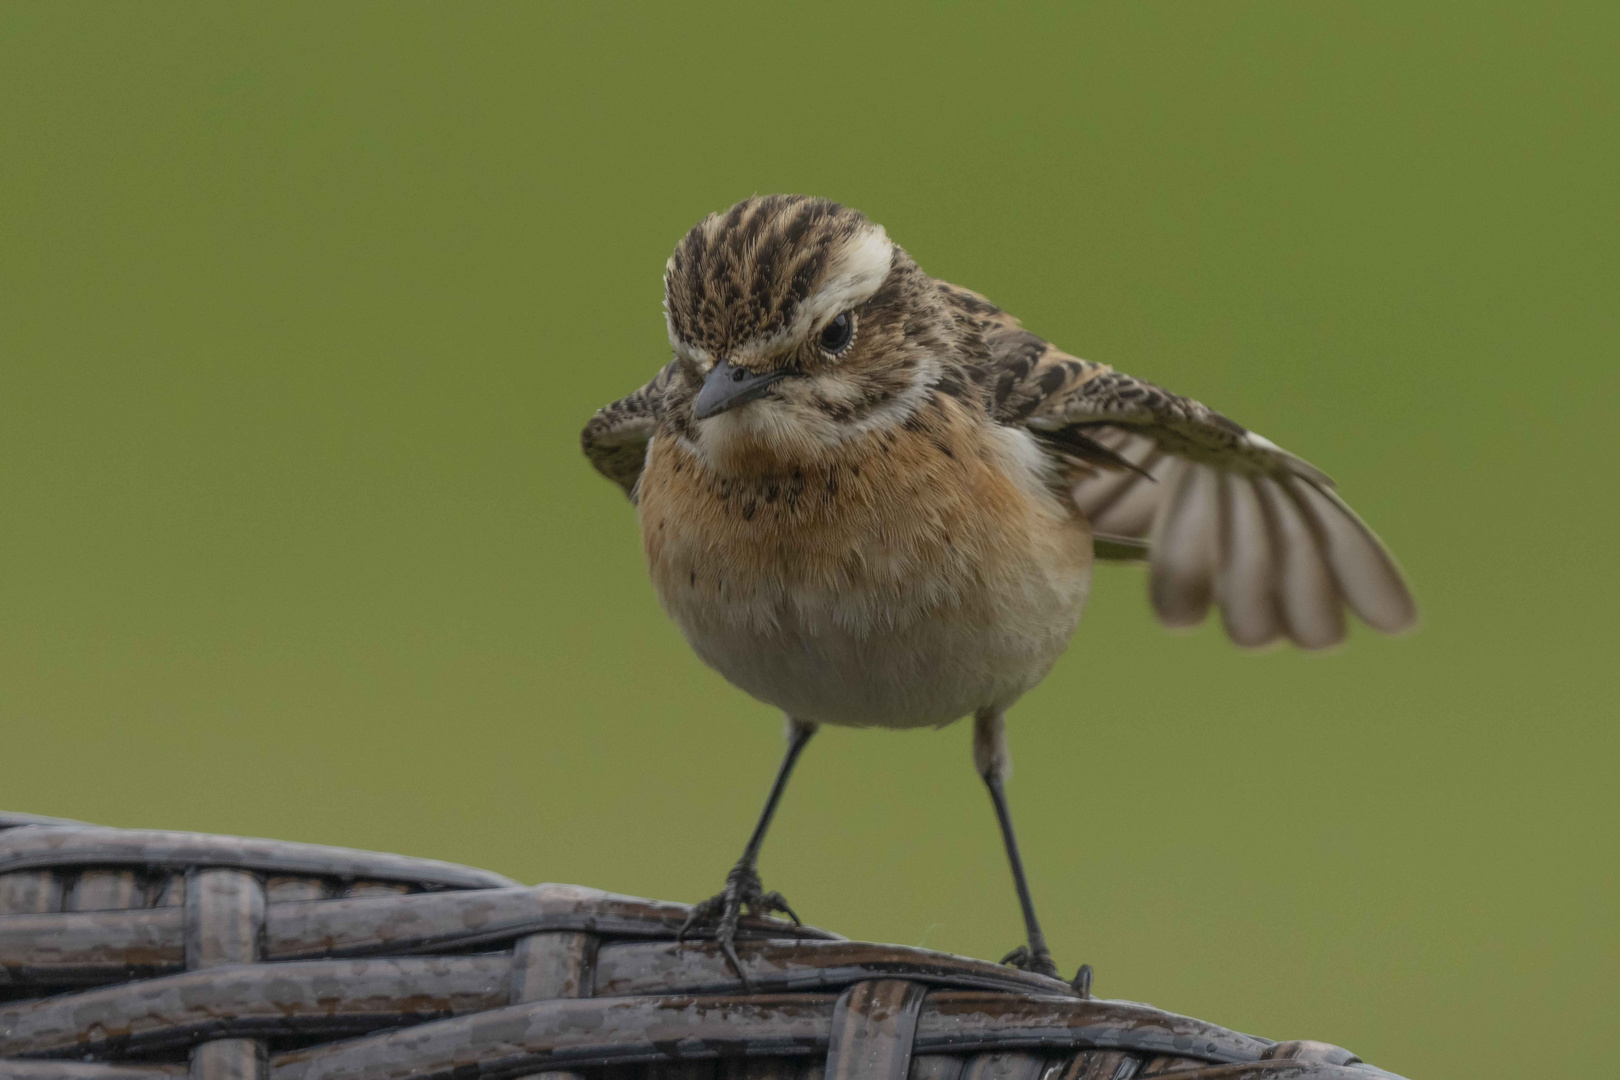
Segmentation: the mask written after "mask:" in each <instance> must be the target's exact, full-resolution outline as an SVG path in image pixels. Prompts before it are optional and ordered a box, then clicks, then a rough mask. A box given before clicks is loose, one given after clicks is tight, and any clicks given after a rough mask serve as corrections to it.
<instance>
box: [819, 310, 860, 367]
mask: <svg viewBox="0 0 1620 1080" xmlns="http://www.w3.org/2000/svg"><path fill="white" fill-rule="evenodd" d="M853 340H855V313H854V312H853V311H840V312H839V313H838V315H837V316H836V317H834V319H833V321H832V322H830V323H828V324H827V327H826V329H824V330H822V332H821V347H822V349H824V350H825V351H827V352H828V353H830V354H831V355H833V356H837V355H838V354H839V353H841V352H843V351H844V350H845V349H847V348H849V343H850V342H851V341H853Z"/></svg>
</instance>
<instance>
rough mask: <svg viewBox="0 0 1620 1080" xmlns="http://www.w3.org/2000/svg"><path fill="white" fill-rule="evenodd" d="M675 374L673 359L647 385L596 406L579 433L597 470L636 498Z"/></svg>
mask: <svg viewBox="0 0 1620 1080" xmlns="http://www.w3.org/2000/svg"><path fill="white" fill-rule="evenodd" d="M674 375H675V361H673V360H671V361H670V362H669V363H668V364H666V365H665V366H664V368H663V369H662V370H661V371H659V373H658V374H657V375H654V376H653V377H652V380H651V381H650V382H648V383H647V385H645V386H643V387H642V388H641V389H639V390H637V391H636V392H635V393H633V394H630V395H628V396H626V397H622V398H620V399H619V400H618V401H615V402H613V403H612V404H610V405H604V406H602V407H601V408H600V409H598V410H596V415H595V416H593V417H591V420H590V423H588V424H586V425H585V430H584V431H581V432H580V433H579V444H580V448H581V449H582V450H584V451H585V456H586V457H587V458H589V459H590V461H591V464H592V465H594V466H595V467H596V471H597V472H599V473H601V474H602V475H603V476H605V477H607V478H608V479H609V480H612V481H613V482H614V483H615V484H618V485H619V486H620V487H621V488H623V489H624V493H625V494H626V495H628V496H629V497H630V500H631V501H632V502H634V501H635V498H636V484H637V483H639V482H640V480H641V470H642V467H643V466H644V465H645V464H646V462H647V444H648V443H649V442H651V441H652V437H653V431H654V430H655V429H656V428H657V426H658V417H659V412H660V410H661V409H662V408H663V400H664V391H665V390H666V389H668V387H669V383H670V380H671V379H672V378H674Z"/></svg>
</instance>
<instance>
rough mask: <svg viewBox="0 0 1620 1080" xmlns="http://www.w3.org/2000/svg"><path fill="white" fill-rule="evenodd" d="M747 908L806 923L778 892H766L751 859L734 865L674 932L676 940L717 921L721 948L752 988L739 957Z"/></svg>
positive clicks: (715, 928) (716, 927) (751, 912)
mask: <svg viewBox="0 0 1620 1080" xmlns="http://www.w3.org/2000/svg"><path fill="white" fill-rule="evenodd" d="M744 908H747V909H748V913H749V914H750V915H772V914H775V913H776V912H778V911H780V912H782V913H783V914H785V915H786V916H787V917H788V918H790V919H792V920H793V925H795V926H803V925H804V924H803V923H801V922H800V921H799V916H798V915H796V914H794V912H793V909H792V908H791V907H789V906H788V902H787V900H786V899H784V898H783V896H782V894H781V893H779V892H766V891H765V888H764V886H763V885H762V884H761V883H760V880H759V871H757V870H755V869H754V867H753V865H752V864H751V863H745V862H741V863H738V864H737V865H736V866H734V867H732V868H731V873H729V874H727V875H726V887H725V888H724V889H721V890H720V892H718V893H716V894H715V895H714V896H711V897H709V898H708V899H707V900H705V901H703V902H702V903H701V904H694V905H693V906H692V912H691V914H689V915H687V917H686V922H684V923H682V924H681V928H680V929H679V930H677V931H676V932H675V940H676V941H681V940H683V939H685V937H686V935H687V934H688V933H689V932H690V931H691V930H692V929H693V928H694V927H697V926H699V925H702V924H704V923H713V924H714V940H715V941H716V942H718V943H719V945H720V951H721V952H723V953H725V956H726V960H727V961H728V962H729V963H730V964H731V969H732V970H733V971H735V972H736V973H737V977H738V978H739V979H741V980H742V983H743V989H745V990H749V989H750V988H749V986H748V976H747V975H745V974H744V973H743V968H742V962H741V961H739V960H738V959H737V945H736V942H737V923H738V922H739V921H740V920H741V919H742V913H743V909H744Z"/></svg>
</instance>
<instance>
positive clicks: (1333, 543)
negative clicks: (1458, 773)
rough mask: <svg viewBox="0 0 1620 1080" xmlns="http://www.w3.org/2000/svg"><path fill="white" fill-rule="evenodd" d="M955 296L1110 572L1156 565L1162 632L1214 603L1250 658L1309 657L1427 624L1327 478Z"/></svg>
mask: <svg viewBox="0 0 1620 1080" xmlns="http://www.w3.org/2000/svg"><path fill="white" fill-rule="evenodd" d="M942 289H943V290H944V291H945V294H946V296H947V298H949V299H952V300H953V302H956V303H958V305H959V307H960V309H961V311H962V313H963V315H962V317H963V318H968V319H971V320H975V321H976V323H977V325H978V326H979V329H980V331H981V333H982V336H983V339H984V341H985V343H986V346H987V348H988V351H989V360H988V361H987V363H988V365H989V368H990V370H989V371H987V372H986V373H985V377H984V379H983V382H984V384H985V385H987V386H990V387H992V388H993V404H992V409H993V415H994V418H995V419H996V420H998V421H999V422H1001V423H1004V424H1018V425H1022V426H1024V427H1027V428H1028V429H1029V430H1030V431H1031V432H1032V433H1033V434H1034V435H1036V436H1037V441H1039V442H1040V444H1041V445H1042V446H1043V447H1045V448H1046V451H1047V453H1048V454H1049V455H1051V456H1053V457H1055V458H1057V459H1058V460H1059V461H1060V462H1061V463H1062V465H1063V466H1064V467H1065V468H1066V469H1067V473H1066V475H1067V476H1068V482H1069V490H1070V493H1071V496H1072V498H1073V499H1074V503H1075V505H1076V506H1077V507H1078V508H1079V509H1080V510H1081V512H1083V513H1084V514H1085V515H1086V517H1087V518H1088V520H1090V522H1091V524H1092V531H1093V534H1094V537H1095V545H1096V551H1097V556H1098V558H1103V559H1141V558H1144V557H1145V558H1146V559H1147V560H1148V562H1149V564H1150V572H1149V596H1150V598H1151V600H1152V603H1153V608H1154V610H1155V611H1156V612H1157V613H1158V616H1159V618H1160V620H1161V621H1163V622H1164V623H1166V624H1167V625H1170V626H1190V625H1193V624H1196V623H1198V622H1200V621H1201V620H1202V619H1203V618H1204V616H1205V615H1206V613H1207V612H1208V609H1209V606H1210V604H1211V603H1212V602H1214V603H1218V604H1219V605H1220V608H1221V612H1222V621H1223V623H1224V625H1225V628H1226V632H1227V633H1228V635H1230V636H1231V638H1232V639H1233V640H1234V641H1236V642H1237V643H1239V644H1241V645H1249V646H1261V645H1265V644H1268V643H1270V642H1273V641H1276V640H1278V639H1280V638H1286V639H1288V640H1290V641H1292V642H1294V643H1295V644H1296V645H1299V646H1301V647H1302V648H1307V649H1320V648H1326V647H1328V646H1331V645H1335V644H1338V643H1339V642H1340V641H1342V640H1344V635H1345V619H1344V609H1345V608H1346V607H1348V608H1349V609H1350V610H1351V611H1353V612H1355V614H1356V615H1357V616H1359V617H1360V618H1361V619H1362V621H1364V622H1366V623H1367V624H1368V625H1369V626H1371V627H1373V628H1374V629H1377V630H1382V631H1385V632H1387V633H1395V632H1399V631H1401V630H1406V629H1408V628H1410V627H1411V626H1412V625H1413V624H1414V623H1416V621H1417V606H1416V604H1415V603H1414V602H1413V600H1412V594H1411V592H1410V591H1409V590H1408V589H1407V586H1406V582H1405V581H1404V580H1403V578H1402V576H1401V572H1400V569H1399V568H1398V567H1397V566H1396V564H1395V560H1394V559H1393V558H1392V557H1391V556H1390V554H1389V552H1388V551H1387V550H1386V549H1385V548H1384V546H1383V544H1382V543H1381V542H1380V541H1379V539H1378V537H1377V536H1376V535H1374V534H1373V532H1372V530H1371V529H1369V528H1368V527H1367V526H1366V525H1365V524H1364V523H1363V522H1362V520H1361V519H1360V518H1359V517H1357V516H1356V514H1355V512H1354V511H1353V510H1351V509H1350V507H1349V506H1348V505H1346V504H1345V502H1344V500H1343V499H1341V498H1340V497H1339V495H1338V493H1337V492H1336V491H1335V490H1334V485H1333V481H1332V480H1331V479H1330V478H1329V477H1328V476H1327V475H1326V474H1325V473H1323V472H1322V471H1321V470H1319V469H1317V468H1316V467H1315V466H1313V465H1311V464H1310V463H1308V462H1306V461H1303V460H1301V459H1300V458H1298V457H1295V456H1294V455H1293V454H1290V453H1288V452H1287V451H1285V450H1283V449H1281V448H1279V447H1278V446H1276V445H1275V444H1273V443H1272V442H1271V441H1270V440H1268V439H1265V438H1262V437H1261V436H1259V435H1256V434H1255V433H1254V432H1251V431H1249V430H1247V429H1245V428H1243V427H1242V426H1240V425H1238V424H1236V423H1233V422H1232V421H1231V420H1228V419H1227V418H1226V417H1224V416H1222V415H1221V414H1220V413H1218V412H1216V411H1215V410H1213V409H1211V408H1209V407H1208V406H1206V405H1203V404H1201V403H1200V402H1197V401H1194V400H1192V399H1191V398H1185V397H1181V396H1180V395H1177V394H1173V393H1171V392H1170V391H1168V390H1164V389H1162V388H1160V387H1158V386H1155V385H1153V384H1152V383H1149V382H1146V381H1145V380H1142V379H1137V378H1135V377H1133V376H1130V375H1126V374H1125V373H1123V372H1119V371H1115V370H1113V369H1112V368H1110V367H1108V366H1106V365H1104V364H1097V363H1093V362H1090V361H1086V360H1080V359H1078V358H1076V357H1073V356H1070V355H1068V354H1067V353H1065V352H1062V351H1061V350H1059V349H1056V348H1054V347H1053V346H1052V345H1050V344H1049V343H1047V342H1045V341H1043V340H1041V339H1040V338H1039V337H1036V336H1035V335H1034V334H1031V333H1030V332H1029V331H1027V330H1025V329H1023V327H1022V326H1020V325H1019V323H1018V320H1017V319H1014V318H1013V317H1012V316H1010V315H1008V314H1007V313H1006V312H1004V311H1002V310H1001V309H999V308H997V307H995V306H994V305H993V304H991V303H990V302H989V301H988V300H985V299H984V298H983V297H981V296H979V295H978V294H977V293H970V292H968V291H967V290H964V289H957V288H956V287H955V286H942ZM1087 446H1094V447H1099V448H1101V451H1100V452H1098V453H1092V454H1089V455H1088V454H1087V453H1086V452H1085V447H1087ZM1122 463H1124V464H1122ZM1127 466H1128V467H1127Z"/></svg>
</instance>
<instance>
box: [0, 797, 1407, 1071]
mask: <svg viewBox="0 0 1620 1080" xmlns="http://www.w3.org/2000/svg"><path fill="white" fill-rule="evenodd" d="M686 912H687V908H686V907H685V906H684V905H681V904H670V903H661V902H658V901H653V900H639V899H636V898H634V897H627V896H615V895H612V894H609V893H603V892H597V891H595V890H592V889H582V888H577V887H575V886H571V885H537V886H533V887H528V886H523V885H519V884H518V883H517V882H515V881H510V880H508V879H506V878H504V877H501V876H500V875H499V874H492V873H490V872H488V871H485V870H475V869H472V868H470V867H465V866H456V865H453V864H450V863H441V862H434V861H431V860H427V859H412V858H407V857H404V856H401V855H386V854H379V853H376V852H369V851H353V850H349V849H346V848H331V847H318V846H315V845H310V844H292V843H281V842H277V841H271V840H248V839H241V838H238V837H229V836H208V835H204V834H200V833H177V832H156V831H148V830H139V829H111V828H102V827H98V826H92V825H82V824H79V823H76V822H63V821H57V820H52V819H45V818H37V817H32V816H29V815H26V814H0V1080H166V1078H169V1077H176V1076H180V1075H182V1074H187V1073H189V1075H190V1076H191V1077H193V1078H195V1080H394V1078H403V1077H419V1078H422V1080H475V1078H486V1077H487V1078H489V1080H503V1078H508V1077H522V1076H532V1075H535V1074H543V1075H544V1078H545V1080H1133V1078H1138V1077H1153V1076H1162V1075H1166V1074H1174V1075H1175V1076H1176V1077H1177V1078H1179V1080H1195V1078H1196V1080H1217V1078H1219V1080H1239V1078H1255V1080H1259V1078H1267V1080H1281V1078H1285V1077H1286V1078H1305V1077H1309V1078H1313V1080H1330V1078H1336V1080H1369V1078H1371V1077H1379V1076H1382V1077H1388V1076H1390V1075H1392V1074H1390V1073H1386V1072H1384V1071H1382V1070H1380V1069H1374V1068H1372V1067H1371V1066H1369V1065H1365V1064H1363V1063H1361V1062H1360V1060H1359V1059H1358V1058H1356V1057H1355V1056H1353V1055H1352V1054H1350V1053H1349V1052H1348V1051H1346V1050H1343V1049H1340V1048H1339V1047H1336V1046H1329V1045H1327V1044H1325V1043H1315V1042H1282V1043H1277V1042H1271V1041H1269V1040H1266V1039H1259V1038H1255V1037H1254V1036H1252V1035H1242V1034H1238V1033H1237V1032H1233V1031H1227V1030H1226V1029H1224V1028H1219V1027H1216V1026H1214V1025H1213V1024H1206V1023H1203V1022H1201V1021H1198V1020H1193V1019H1190V1018H1188V1017H1185V1016H1177V1015H1175V1014H1173V1013H1166V1012H1160V1011H1159V1010H1157V1009H1153V1008H1150V1007H1148V1006H1146V1005H1138V1004H1135V1003H1132V1002H1125V1001H1101V1000H1085V999H1081V998H1080V997H1078V996H1076V995H1075V993H1074V991H1073V990H1071V989H1070V988H1069V987H1068V986H1067V985H1065V984H1064V983H1062V982H1059V981H1057V980H1055V979H1048V978H1045V977H1043V976H1040V975H1032V974H1027V973H1025V972H1021V971H1018V970H1015V969H1012V968H1008V967H1002V966H1000V965H997V964H991V963H986V962H985V961H982V960H969V959H966V958H964V957H959V956H949V955H946V954H944V953H936V952H929V951H927V950H924V949H911V948H904V947H902V946H898V945H873V944H867V943H865V942H856V941H845V940H843V939H841V938H839V937H837V936H836V935H833V934H829V933H827V932H825V931H822V930H816V929H814V928H810V927H803V928H795V927H793V926H792V925H790V924H787V923H783V922H777V921H775V920H768V919H753V920H748V921H747V922H746V924H745V928H744V933H743V934H742V935H740V936H739V941H738V952H739V954H740V956H741V959H742V963H743V966H744V968H745V970H746V973H747V975H748V978H749V987H748V989H747V990H745V989H744V986H743V984H742V982H741V981H740V980H739V979H738V978H737V977H736V975H735V974H734V973H733V972H732V971H731V969H730V968H729V967H728V966H727V965H726V963H725V960H724V958H723V957H721V956H720V954H719V952H718V950H717V949H716V948H715V947H714V946H713V944H712V943H711V942H708V941H687V942H685V943H682V944H677V943H676V942H675V940H674V938H675V931H676V928H677V927H679V926H680V925H681V922H682V920H683V919H684V918H685V916H686Z"/></svg>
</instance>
